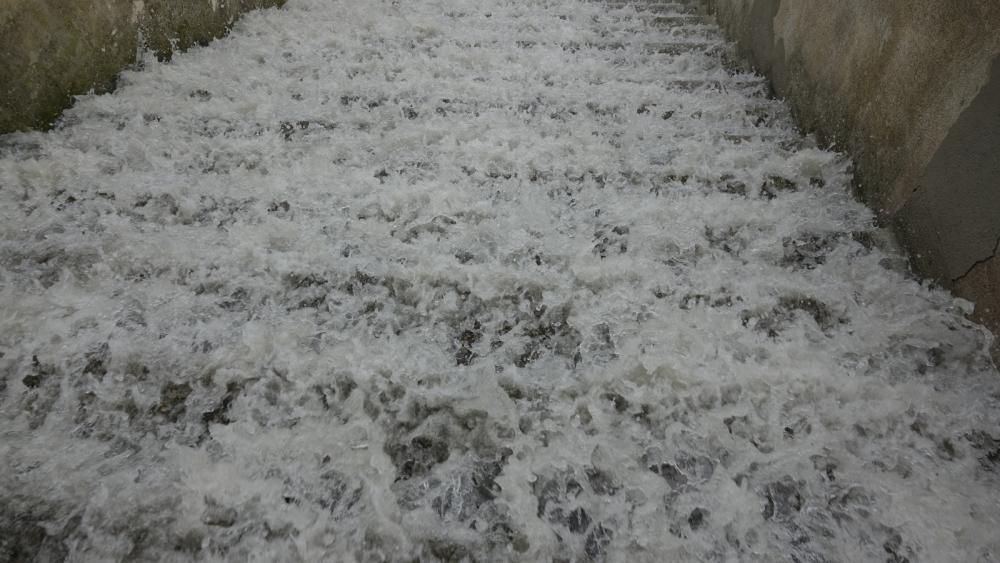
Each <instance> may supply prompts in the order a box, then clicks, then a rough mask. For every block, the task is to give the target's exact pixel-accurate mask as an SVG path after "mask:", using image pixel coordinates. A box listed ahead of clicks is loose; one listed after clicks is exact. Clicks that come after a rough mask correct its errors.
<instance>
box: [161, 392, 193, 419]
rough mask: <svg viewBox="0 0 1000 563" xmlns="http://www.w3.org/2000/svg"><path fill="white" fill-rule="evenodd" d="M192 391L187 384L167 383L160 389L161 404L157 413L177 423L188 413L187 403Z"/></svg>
mask: <svg viewBox="0 0 1000 563" xmlns="http://www.w3.org/2000/svg"><path fill="white" fill-rule="evenodd" d="M191 391H192V389H191V386H190V385H189V384H187V383H173V382H171V383H167V384H166V385H164V386H163V387H162V388H161V389H160V402H159V404H158V405H157V406H156V412H157V413H158V414H160V415H162V416H164V417H165V418H166V419H167V420H169V421H170V422H177V421H178V420H179V419H180V417H182V416H184V413H185V412H186V411H187V406H186V405H185V402H186V401H187V398H188V395H190V394H191Z"/></svg>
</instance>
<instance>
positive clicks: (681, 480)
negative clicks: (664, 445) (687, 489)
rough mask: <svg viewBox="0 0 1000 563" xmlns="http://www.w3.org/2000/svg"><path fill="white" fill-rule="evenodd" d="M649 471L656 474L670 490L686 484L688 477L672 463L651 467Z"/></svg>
mask: <svg viewBox="0 0 1000 563" xmlns="http://www.w3.org/2000/svg"><path fill="white" fill-rule="evenodd" d="M649 470H650V471H652V472H653V473H656V474H657V475H659V476H660V477H663V479H664V480H665V481H666V482H667V483H668V484H669V485H670V488H672V489H674V490H676V489H679V488H681V487H683V486H684V485H686V484H687V482H688V477H687V475H685V474H684V473H683V472H682V471H681V470H680V469H678V468H677V466H676V465H674V464H672V463H661V464H659V465H651V466H650V467H649Z"/></svg>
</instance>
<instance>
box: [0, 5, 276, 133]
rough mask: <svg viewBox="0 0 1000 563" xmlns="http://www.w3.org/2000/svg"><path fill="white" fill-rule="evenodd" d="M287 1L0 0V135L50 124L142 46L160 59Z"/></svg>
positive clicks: (104, 84) (103, 84) (105, 85)
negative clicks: (243, 16)
mask: <svg viewBox="0 0 1000 563" xmlns="http://www.w3.org/2000/svg"><path fill="white" fill-rule="evenodd" d="M284 1H285V0H100V1H98V0H0V77H3V79H2V81H0V133H4V132H10V131H16V130H23V129H37V128H46V127H48V126H50V125H51V124H52V122H53V121H54V120H55V119H56V118H57V117H58V116H59V114H60V113H61V112H62V110H64V109H65V108H66V107H68V106H69V105H70V104H72V101H73V96H75V95H78V94H84V93H86V92H88V91H90V90H91V89H94V90H95V91H98V92H101V91H107V90H110V89H112V88H114V82H115V78H116V77H117V75H118V73H119V72H120V71H121V70H122V69H123V68H125V67H127V66H128V65H130V64H133V63H135V62H136V56H137V54H138V53H139V50H140V46H141V45H142V44H143V43H144V44H145V46H146V47H148V48H149V49H151V50H153V51H154V52H155V53H156V54H157V56H159V57H161V58H166V57H169V56H170V54H171V53H172V52H173V50H174V49H186V48H188V47H190V46H191V45H194V44H202V43H205V42H208V41H210V40H212V39H214V38H216V37H219V36H221V35H222V34H224V33H225V32H226V31H227V30H228V29H229V27H230V26H231V25H232V23H233V22H234V21H235V20H236V18H237V17H238V16H239V15H240V14H241V13H243V12H246V11H248V10H252V9H256V8H263V7H269V6H277V5H281V4H283V3H284Z"/></svg>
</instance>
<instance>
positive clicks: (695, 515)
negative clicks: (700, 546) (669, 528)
mask: <svg viewBox="0 0 1000 563" xmlns="http://www.w3.org/2000/svg"><path fill="white" fill-rule="evenodd" d="M707 519H708V511H707V510H705V509H704V508H695V509H694V510H692V511H691V514H689V515H688V525H689V526H691V529H692V530H697V529H698V528H701V527H702V526H703V525H704V524H705V521H706V520H707Z"/></svg>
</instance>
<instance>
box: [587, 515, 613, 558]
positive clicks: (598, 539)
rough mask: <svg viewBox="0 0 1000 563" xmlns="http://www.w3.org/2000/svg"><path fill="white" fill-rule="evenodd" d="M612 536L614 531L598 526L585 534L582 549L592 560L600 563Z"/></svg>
mask: <svg viewBox="0 0 1000 563" xmlns="http://www.w3.org/2000/svg"><path fill="white" fill-rule="evenodd" d="M614 536H615V534H614V531H612V530H609V529H608V528H605V527H604V526H603V525H601V524H598V525H597V526H594V529H593V530H591V531H590V533H589V534H587V539H586V540H585V542H584V546H583V549H584V551H585V552H586V554H587V556H588V557H590V558H591V559H592V560H595V561H602V560H603V559H604V556H605V554H606V553H607V549H608V546H609V545H611V541H612V540H613V539H614Z"/></svg>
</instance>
